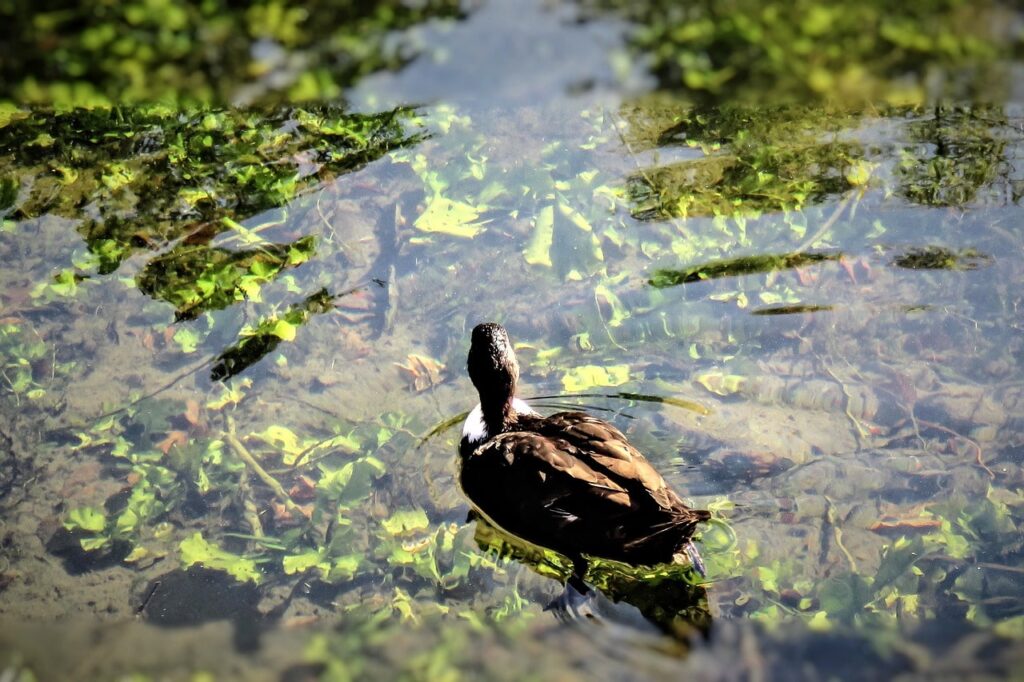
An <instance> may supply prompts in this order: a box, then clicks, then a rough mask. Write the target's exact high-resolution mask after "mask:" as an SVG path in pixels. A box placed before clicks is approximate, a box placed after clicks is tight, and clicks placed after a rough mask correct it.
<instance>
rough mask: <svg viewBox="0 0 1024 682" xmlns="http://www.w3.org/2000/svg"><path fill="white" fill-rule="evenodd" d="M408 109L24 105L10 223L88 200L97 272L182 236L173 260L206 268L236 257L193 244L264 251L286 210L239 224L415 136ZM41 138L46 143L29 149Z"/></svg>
mask: <svg viewBox="0 0 1024 682" xmlns="http://www.w3.org/2000/svg"><path fill="white" fill-rule="evenodd" d="M412 116H413V112H412V111H410V110H407V109H398V110H393V111H387V112H383V113H380V114H349V113H346V112H345V111H343V110H340V109H337V108H328V107H319V108H308V109H298V108H295V109H280V110H276V111H270V112H266V111H256V110H240V109H232V110H196V111H187V110H186V111H178V110H174V109H169V108H165V107H154V106H148V107H137V108H117V109H94V110H73V111H69V112H65V113H53V112H47V111H42V110H40V111H35V110H26V111H19V112H18V113H17V115H15V116H14V117H13V118H12V120H11V121H9V122H8V123H7V125H5V126H3V127H0V169H2V171H0V173H2V174H3V176H4V177H13V178H15V179H16V181H17V182H19V183H24V184H25V185H27V187H28V189H27V191H24V192H23V193H22V194H21V195H20V196H19V199H17V200H16V203H15V206H14V207H13V208H9V209H7V212H8V214H9V218H10V219H14V220H27V219H32V218H35V217H38V216H41V215H44V214H57V215H68V216H72V217H79V216H80V214H81V211H82V207H83V206H85V205H90V206H91V207H92V209H93V210H91V211H90V217H89V218H88V219H86V220H83V221H82V222H81V223H80V225H79V226H78V228H77V229H78V231H79V233H80V234H81V235H82V237H83V239H84V240H85V242H86V244H87V246H88V248H89V251H90V253H91V254H92V256H93V258H94V259H95V265H94V267H95V270H96V272H98V273H99V274H110V273H113V272H114V271H116V270H117V269H118V267H119V266H120V264H121V263H122V262H123V261H124V260H125V259H126V258H127V257H128V256H130V255H131V254H132V253H136V252H140V251H142V252H145V251H156V250H161V249H163V248H165V247H166V246H167V245H168V244H173V243H175V242H177V247H176V248H177V252H176V253H175V255H169V254H168V255H167V256H166V258H167V259H169V260H172V261H173V260H174V259H176V258H188V259H190V260H191V265H189V266H188V268H189V269H190V270H192V271H194V272H195V273H196V274H201V273H202V272H203V268H202V267H201V263H198V262H196V260H197V259H200V260H201V256H200V254H202V253H205V254H206V255H207V256H209V257H210V259H211V260H212V261H213V262H214V264H216V262H217V261H218V260H223V259H224V258H226V257H229V255H227V254H224V253H223V252H222V251H221V250H219V249H216V248H212V249H207V250H205V251H203V250H202V249H195V250H189V249H188V248H186V247H189V246H192V247H208V246H209V244H210V242H211V241H212V240H213V239H214V238H215V237H217V236H218V235H220V234H223V233H225V232H228V233H234V234H233V238H234V239H235V240H241V241H242V243H243V244H246V245H247V246H250V247H253V246H259V247H266V246H268V244H267V242H266V241H265V240H264V239H263V238H262V237H261V236H260V233H261V232H263V231H265V230H268V229H271V228H273V227H276V226H280V225H282V224H284V222H285V217H286V215H287V214H286V213H285V214H284V215H282V214H277V215H273V216H270V217H269V219H268V220H267V221H265V222H262V223H260V224H257V225H250V226H248V227H246V226H244V225H243V224H242V223H243V222H244V221H247V220H249V219H250V218H252V217H253V216H256V215H258V214H260V213H264V212H267V211H270V210H271V209H276V208H281V207H284V206H285V205H286V204H287V203H288V202H290V201H292V200H293V199H295V198H297V197H300V196H302V195H303V194H305V193H308V192H309V191H310V190H312V189H314V188H315V187H317V186H318V185H319V184H320V183H321V182H323V181H325V180H328V179H331V178H333V177H336V176H337V175H340V174H343V173H347V172H351V171H353V170H356V169H358V168H360V167H362V166H364V165H365V164H366V163H368V162H370V161H372V160H374V159H377V158H379V157H380V156H382V155H383V154H385V153H386V152H387V151H389V150H391V149H394V148H397V147H402V146H405V145H410V144H414V143H415V142H417V141H419V140H420V139H421V134H420V133H418V132H416V131H415V130H412V131H410V130H408V129H407V125H408V123H409V120H410V119H411V118H412ZM43 135H45V136H47V139H46V143H45V144H29V145H25V144H22V141H24V140H26V139H33V138H35V139H37V140H38V139H39V138H40V137H41V136H43ZM179 240H182V241H180V242H179ZM306 246H307V247H309V246H311V245H308V244H307V245H306ZM270 253H273V249H272V248H271V249H270ZM218 254H219V256H218ZM268 255H269V254H268ZM282 255H283V254H282ZM155 267H159V266H155Z"/></svg>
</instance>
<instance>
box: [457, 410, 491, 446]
mask: <svg viewBox="0 0 1024 682" xmlns="http://www.w3.org/2000/svg"><path fill="white" fill-rule="evenodd" d="M487 435H488V434H487V424H484V410H483V408H482V407H480V405H479V404H477V406H476V407H474V408H473V411H472V412H470V413H469V416H468V417H466V423H465V424H464V425H463V426H462V437H463V438H464V439H466V441H468V442H469V444H470V445H476V444H477V443H482V442H484V441H485V440H487Z"/></svg>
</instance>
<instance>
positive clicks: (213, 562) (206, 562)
mask: <svg viewBox="0 0 1024 682" xmlns="http://www.w3.org/2000/svg"><path fill="white" fill-rule="evenodd" d="M178 549H179V550H180V551H181V563H182V564H183V565H184V566H185V568H188V567H189V566H194V565H196V564H199V565H201V566H205V567H206V568H212V569H214V570H218V571H224V572H226V573H229V574H230V575H231V576H232V577H234V578H235V580H238V581H240V582H246V581H252V582H254V583H258V582H259V581H260V573H259V571H258V570H256V562H255V561H253V560H252V559H249V558H246V557H243V556H238V555H237V554H232V553H231V552H228V551H225V550H223V549H221V548H220V547H218V546H217V545H214V544H212V543H210V542H207V541H206V540H205V539H204V538H203V535H202V533H195V534H194V535H192V537H189V538H185V539H184V540H182V541H181V544H180V545H179V546H178Z"/></svg>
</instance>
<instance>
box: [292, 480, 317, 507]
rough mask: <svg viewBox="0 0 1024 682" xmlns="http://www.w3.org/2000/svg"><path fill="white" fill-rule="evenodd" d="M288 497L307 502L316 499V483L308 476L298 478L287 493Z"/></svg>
mask: <svg viewBox="0 0 1024 682" xmlns="http://www.w3.org/2000/svg"><path fill="white" fill-rule="evenodd" d="M288 496H289V497H290V498H292V499H293V500H299V501H308V500H312V499H314V498H315V497H316V481H314V480H313V479H311V478H310V477H309V476H305V475H303V476H299V477H298V478H297V479H296V480H295V485H293V486H292V487H291V490H289V491H288Z"/></svg>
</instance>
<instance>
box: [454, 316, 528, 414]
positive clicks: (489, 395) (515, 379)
mask: <svg viewBox="0 0 1024 682" xmlns="http://www.w3.org/2000/svg"><path fill="white" fill-rule="evenodd" d="M466 368H467V369H468V370H469V378H470V379H471V380H472V381H473V385H474V386H475V387H476V390H477V393H479V394H480V408H481V410H482V411H483V420H484V423H485V424H487V426H488V429H489V430H490V432H491V433H497V432H498V431H500V426H501V425H502V424H503V423H504V422H505V420H506V419H507V418H508V417H509V415H510V414H511V413H512V404H513V401H514V400H515V394H516V385H517V384H518V383H519V362H518V361H517V360H516V354H515V351H513V350H512V341H511V340H509V338H508V332H506V331H505V328H504V327H502V326H501V325H500V324H496V323H494V322H485V323H483V324H478V325H477V326H476V327H475V328H474V329H473V337H472V340H471V342H470V347H469V360H468V362H467V363H466Z"/></svg>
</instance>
